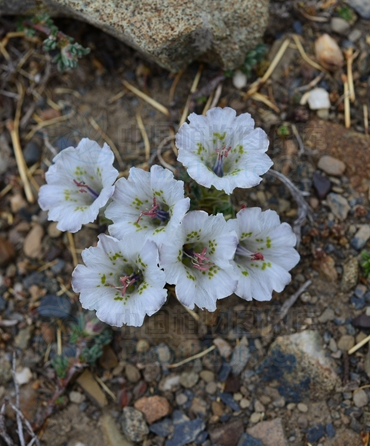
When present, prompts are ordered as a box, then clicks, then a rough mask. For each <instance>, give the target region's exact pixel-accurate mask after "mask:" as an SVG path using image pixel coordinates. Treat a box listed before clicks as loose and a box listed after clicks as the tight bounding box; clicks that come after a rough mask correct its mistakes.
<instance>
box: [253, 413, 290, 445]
mask: <svg viewBox="0 0 370 446" xmlns="http://www.w3.org/2000/svg"><path fill="white" fill-rule="evenodd" d="M247 432H248V434H249V435H251V436H252V437H254V438H256V439H258V440H261V441H262V444H264V445H265V446H268V445H274V446H288V440H287V438H286V436H285V432H284V427H283V423H282V421H281V418H275V419H274V420H271V421H262V422H261V423H258V424H256V425H255V426H253V427H250V428H249V429H247Z"/></svg>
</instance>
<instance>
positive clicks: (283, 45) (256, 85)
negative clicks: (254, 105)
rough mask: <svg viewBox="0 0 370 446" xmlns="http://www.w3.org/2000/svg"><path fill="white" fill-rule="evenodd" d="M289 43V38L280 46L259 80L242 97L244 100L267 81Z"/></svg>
mask: <svg viewBox="0 0 370 446" xmlns="http://www.w3.org/2000/svg"><path fill="white" fill-rule="evenodd" d="M289 43H290V38H288V39H285V40H284V42H283V43H282V44H281V46H280V48H279V51H278V52H277V53H276V55H275V57H274V58H273V60H272V61H271V63H270V65H269V67H268V69H267V70H266V73H265V74H264V75H263V76H262V78H261V79H257V80H256V81H255V82H253V84H252V85H251V86H250V87H249V89H248V91H246V93H245V94H244V95H243V98H244V99H248V98H249V97H251V96H252V95H253V94H254V93H256V92H257V91H258V90H259V89H260V88H261V87H262V85H263V84H264V83H265V82H266V81H267V79H268V78H269V77H270V76H271V74H272V73H273V72H274V70H275V68H276V66H277V64H278V63H279V62H280V60H281V58H282V57H283V56H284V53H285V51H286V49H287V48H288V45H289Z"/></svg>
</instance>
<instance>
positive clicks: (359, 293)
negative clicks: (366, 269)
mask: <svg viewBox="0 0 370 446" xmlns="http://www.w3.org/2000/svg"><path fill="white" fill-rule="evenodd" d="M366 291H367V288H366V286H365V285H362V284H360V285H357V286H356V288H355V291H354V293H355V296H356V297H358V298H360V299H361V298H362V297H363V298H365V295H366Z"/></svg>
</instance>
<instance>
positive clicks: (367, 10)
mask: <svg viewBox="0 0 370 446" xmlns="http://www.w3.org/2000/svg"><path fill="white" fill-rule="evenodd" d="M348 3H349V5H350V6H351V7H352V8H353V9H354V10H355V11H356V12H357V14H358V15H360V16H361V18H363V19H370V0H349V1H348Z"/></svg>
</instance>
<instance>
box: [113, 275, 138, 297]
mask: <svg viewBox="0 0 370 446" xmlns="http://www.w3.org/2000/svg"><path fill="white" fill-rule="evenodd" d="M118 281H119V283H120V284H121V285H113V284H111V283H108V285H109V286H111V287H112V288H114V289H116V290H119V291H120V292H121V296H124V295H125V294H126V293H128V294H131V293H133V292H134V291H135V290H136V289H137V288H138V286H139V285H140V283H141V282H142V273H141V272H140V271H137V272H133V273H132V274H126V275H125V276H121V277H120V278H119V279H118Z"/></svg>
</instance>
